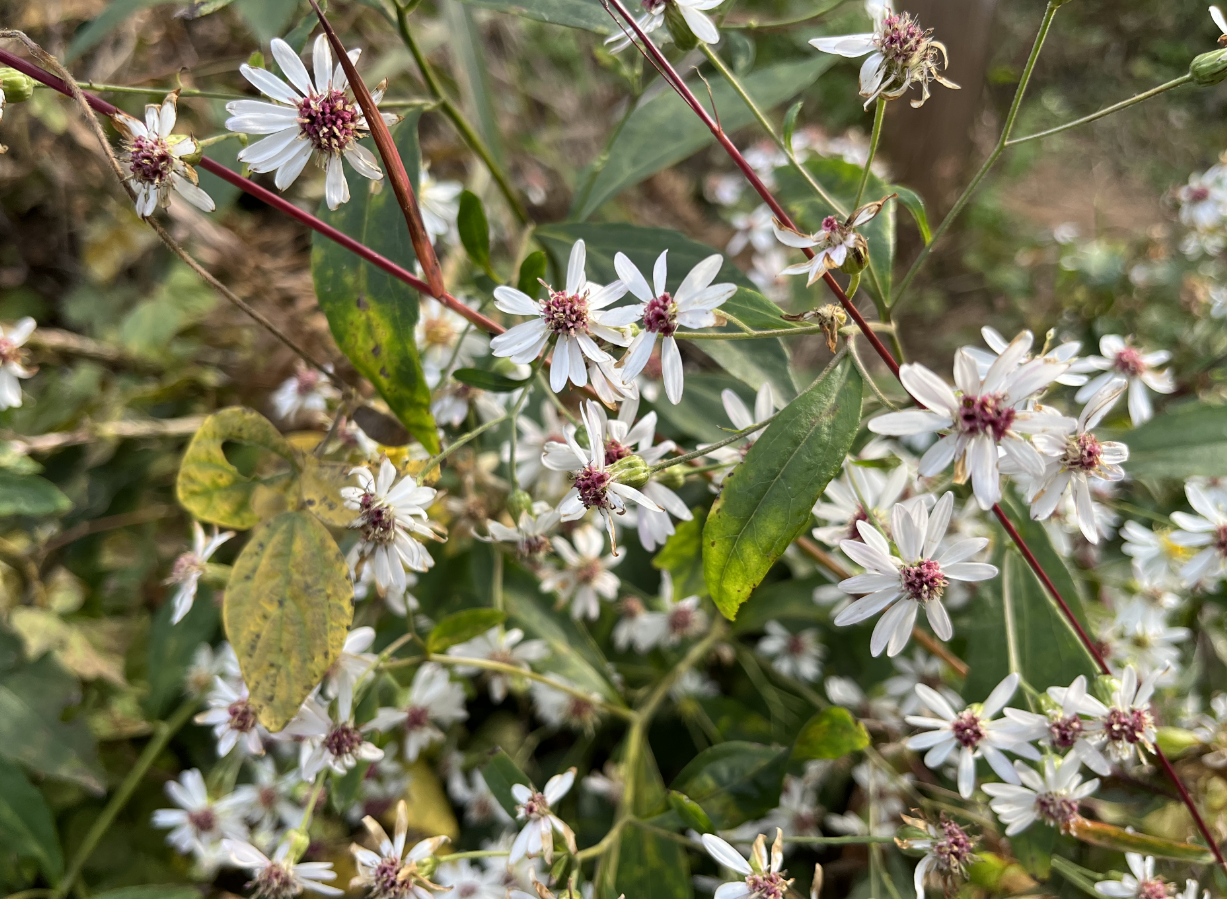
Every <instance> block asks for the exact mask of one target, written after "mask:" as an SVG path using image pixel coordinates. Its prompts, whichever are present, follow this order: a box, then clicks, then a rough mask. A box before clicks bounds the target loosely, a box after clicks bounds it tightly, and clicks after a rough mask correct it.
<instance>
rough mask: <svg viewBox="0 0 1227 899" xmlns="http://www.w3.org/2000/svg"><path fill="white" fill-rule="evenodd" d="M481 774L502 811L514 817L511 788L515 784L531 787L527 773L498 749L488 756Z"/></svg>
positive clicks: (514, 808) (514, 810)
mask: <svg viewBox="0 0 1227 899" xmlns="http://www.w3.org/2000/svg"><path fill="white" fill-rule="evenodd" d="M481 776H482V777H483V778H484V779H485V781H486V786H488V787H489V788H490V792H491V793H493V794H494V798H495V799H497V800H498V804H499V805H501V806H502V807H503V811H505V812H506V813H507V814H509V815H511V817H513V818H514V817H515V814H516V800H515V797H514V796H512V795H511V788H512V787H513V786H515V785H516V784H524V785H525V786H527V787H532V785H533V782H532V781H531V780H529V777H528V775H527V774H525V773H524V772H523V771H521V770H520V766H519V765H517V764H516V763H515V762H513V761H512V760H511V756H509V755H508V754H507V753H506V752H504V751H503V750H501V749H500V750H498V751H497V752H495V753H494V755H492V756H490V761H488V762H486V764H485V766H484V767H483V768H482V769H481Z"/></svg>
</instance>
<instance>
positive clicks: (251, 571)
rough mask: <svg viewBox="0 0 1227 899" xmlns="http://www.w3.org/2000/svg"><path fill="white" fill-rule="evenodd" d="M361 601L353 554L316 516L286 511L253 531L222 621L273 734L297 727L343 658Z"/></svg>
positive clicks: (262, 718)
mask: <svg viewBox="0 0 1227 899" xmlns="http://www.w3.org/2000/svg"><path fill="white" fill-rule="evenodd" d="M353 596H354V592H353V586H352V585H351V583H350V580H349V570H348V568H347V567H346V565H345V557H344V556H342V555H341V550H340V549H338V548H337V545H336V543H335V542H334V541H333V539H332V536H331V535H330V534H329V533H328V529H327V528H325V527H324V525H322V524H321V523H320V522H319V521H317V520H316V519H315V518H314V517H313V516H311V515H309V514H308V513H306V512H283V513H282V514H280V515H278V516H277V517H276V518H274V519H272V520H271V521H267V522H265V523H264V524H262V525H261V526H260V527H259V528H257V529H256V530H255V531H253V532H252V535H251V540H250V541H249V542H248V544H247V546H246V547H245V548H244V549H243V552H242V553H241V554H240V555H239V557H238V559H237V560H236V561H235V563H234V572H233V573H232V574H231V576H230V586H229V587H228V588H227V589H226V598H225V602H224V604H223V606H222V619H223V621H224V622H225V626H226V636H227V637H228V638H229V640H230V643H231V645H232V646H233V647H234V651H235V653H236V654H237V655H238V658H239V668H240V669H241V670H242V672H243V680H244V681H245V682H246V684H247V686H248V688H249V689H250V691H251V699H252V703H253V704H254V705H255V706H256V708H257V709H258V711H259V716H260V723H261V724H263V725H264V726H265V727H267V728H268V729H269V730H271V731H274V732H275V731H279V730H281V729H282V728H283V727H285V726H286V724H287V723H289V721H290V719H291V718H293V717H294V715H295V714H296V713H297V712H298V708H299V706H301V705H302V703H303V700H305V699H306V698H307V695H308V694H309V693H310V692H311V691H312V690H313V689H315V686H316V685H317V684H318V683H319V682H320V680H321V679H322V678H323V676H324V674H325V673H326V672H327V671H328V669H329V668H331V667H332V665H333V663H334V662H335V661H336V660H337V658H338V657H339V656H340V654H341V647H342V646H343V645H344V644H345V634H346V632H347V630H348V628H349V624H350V622H351V621H352V619H353Z"/></svg>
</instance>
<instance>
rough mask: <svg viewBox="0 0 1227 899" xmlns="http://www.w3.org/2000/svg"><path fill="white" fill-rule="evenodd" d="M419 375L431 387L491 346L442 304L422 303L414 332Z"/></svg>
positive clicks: (436, 385) (470, 325) (466, 366)
mask: <svg viewBox="0 0 1227 899" xmlns="http://www.w3.org/2000/svg"><path fill="white" fill-rule="evenodd" d="M414 336H415V338H416V341H417V346H418V353H419V354H420V355H421V358H422V374H423V375H424V376H425V378H426V386H427V387H429V388H431V389H432V390H433V389H434V388H436V387H438V386H439V384H440V382H441V381H442V380H443V379H444V378H445V377H447V376H448V375H450V374H451V373H452V372H453V371H455V370H456V369H458V368H469V367H470V366H472V364H473V362H474V361H475V360H476V359H477V357H479V356H484V355H485V354H486V352H487V351H488V350H489V348H490V341H489V338H487V337H486V335H485V334H483V333H481V332H480V331H478V330H477V329H476V328H474V327H473V325H472V323H471V322H469V321H468V319H466V318H465V317H464V316H462V315H461V314H460V313H459V312H455V311H453V310H451V309H449V308H448V307H446V306H444V305H442V304H441V303H433V304H431V305H430V306H422V308H421V311H420V312H419V313H418V323H417V328H416V329H415V331H414Z"/></svg>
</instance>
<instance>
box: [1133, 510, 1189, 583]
mask: <svg viewBox="0 0 1227 899" xmlns="http://www.w3.org/2000/svg"><path fill="white" fill-rule="evenodd" d="M1120 532H1121V536H1122V537H1123V538H1124V542H1123V544H1122V545H1121V552H1123V553H1124V554H1125V555H1127V556H1129V557H1131V558H1132V559H1133V576H1134V578H1135V579H1136V580H1137V582H1138V583H1139V584H1141V585H1142V586H1143V587H1147V588H1152V587H1153V588H1166V587H1173V586H1175V584H1176V579H1175V571H1176V569H1177V568H1179V567H1180V565H1182V564H1183V563H1184V562H1185V561H1187V558H1188V557H1189V556H1190V555H1191V554H1190V553H1188V552H1187V551H1186V549H1185V548H1184V547H1182V546H1180V545H1178V544H1176V543H1175V542H1173V540H1172V539H1171V535H1172V532H1171V530H1170V529H1163V530H1158V531H1152V530H1150V529H1149V528H1145V527H1143V526H1142V525H1140V524H1138V523H1137V522H1136V521H1126V522H1125V524H1124V525H1123V526H1122V527H1121V531H1120Z"/></svg>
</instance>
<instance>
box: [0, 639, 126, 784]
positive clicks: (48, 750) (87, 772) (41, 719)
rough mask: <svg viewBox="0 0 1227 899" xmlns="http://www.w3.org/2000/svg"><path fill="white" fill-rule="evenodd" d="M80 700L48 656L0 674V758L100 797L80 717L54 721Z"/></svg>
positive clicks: (73, 683) (94, 755)
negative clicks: (80, 787)
mask: <svg viewBox="0 0 1227 899" xmlns="http://www.w3.org/2000/svg"><path fill="white" fill-rule="evenodd" d="M80 698H81V697H80V687H79V685H78V684H77V680H76V678H74V677H72V676H71V675H70V674H68V672H66V671H65V670H64V669H63V668H61V667H60V665H59V663H58V662H56V661H55V659H54V658H53V657H52V656H51V655H45V656H43V657H42V658H40V659H37V660H36V661H34V662H31V663H29V664H26V665H21V666H20V667H17V668H14V669H13V670H11V671H8V672H6V673H4V674H0V758H6V759H8V760H9V761H12V762H17V763H18V764H20V765H23V766H25V767H26V768H28V769H30V770H31V771H37V772H38V773H40V774H45V775H47V776H49V777H57V778H61V779H63V780H70V781H73V782H75V783H78V784H81V785H82V786H84V787H86V788H87V789H89V790H91V791H93V792H95V793H101V792H102V791H103V778H104V774H103V772H102V769H101V768H100V767H99V765H98V750H97V746H96V745H95V742H94V738H93V736H92V735H91V734H90V732H89V730H88V729H87V728H86V726H85V723H84V722H83V721H81V720H80V719H78V720H75V721H71V722H64V721H61V720H60V715H61V713H62V711H63V710H64V708H65V707H66V706H69V705H75V704H76V703H77V702H78V701H79V700H80Z"/></svg>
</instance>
